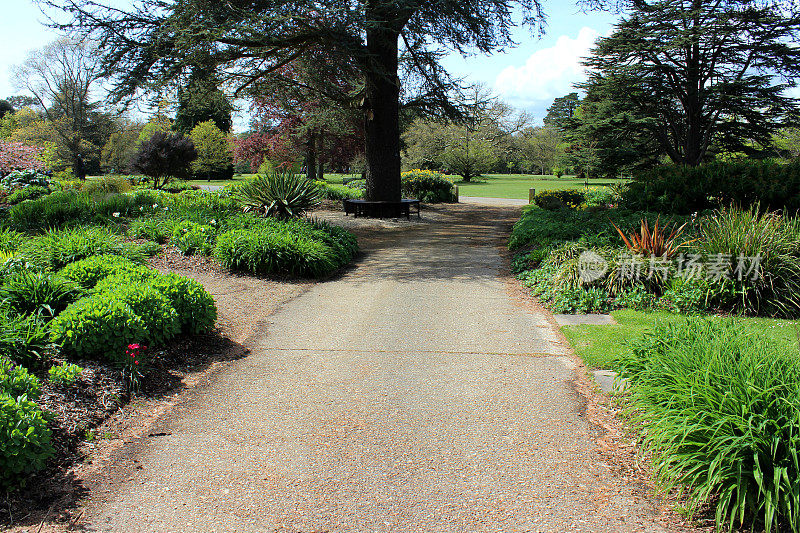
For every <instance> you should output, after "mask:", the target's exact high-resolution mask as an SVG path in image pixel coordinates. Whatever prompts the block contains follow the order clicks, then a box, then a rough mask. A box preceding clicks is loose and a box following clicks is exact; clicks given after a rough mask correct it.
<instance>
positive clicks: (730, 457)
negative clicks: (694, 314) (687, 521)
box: [617, 320, 800, 533]
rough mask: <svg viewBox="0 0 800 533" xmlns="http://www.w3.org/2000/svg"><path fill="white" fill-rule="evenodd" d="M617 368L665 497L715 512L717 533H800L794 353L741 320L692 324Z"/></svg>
mask: <svg viewBox="0 0 800 533" xmlns="http://www.w3.org/2000/svg"><path fill="white" fill-rule="evenodd" d="M621 353H622V354H625V351H622V352H621ZM617 367H618V368H620V370H621V374H622V376H623V377H626V378H628V379H629V380H630V384H631V388H630V392H629V398H628V400H629V402H630V409H629V410H628V414H629V416H630V417H631V422H632V424H633V425H634V426H635V427H640V428H641V429H642V448H641V449H642V452H643V453H644V454H648V455H651V456H652V463H653V466H654V469H655V474H656V476H657V479H658V480H659V481H660V483H661V484H662V485H663V486H664V487H665V488H666V489H671V488H675V487H684V488H685V491H686V492H687V493H688V495H689V497H690V498H691V501H693V502H694V503H695V504H696V505H698V506H700V505H704V504H707V503H708V504H712V505H714V506H716V520H717V525H718V527H725V526H726V525H728V526H730V527H731V529H736V528H737V527H739V526H744V527H748V528H749V527H751V525H752V527H755V524H760V525H758V528H759V530H760V529H761V528H763V529H765V530H766V531H768V532H770V531H776V530H778V531H781V530H789V531H793V532H795V533H797V532H798V531H800V488H799V487H798V484H797V480H798V479H800V461H799V460H798V457H800V357H798V354H797V353H786V351H785V350H784V349H782V348H780V347H779V346H778V345H776V344H773V343H771V342H770V341H769V340H768V339H766V338H764V337H761V336H758V335H754V334H752V333H744V332H743V331H742V328H741V326H740V325H739V324H738V323H737V322H736V321H735V320H730V321H706V320H687V321H686V322H685V323H681V324H673V325H670V324H663V325H660V326H658V327H657V328H656V330H655V331H654V332H653V333H651V334H649V335H647V336H645V337H644V338H643V339H642V340H640V341H639V342H638V343H636V344H635V345H634V346H633V349H632V351H631V353H630V354H628V355H623V356H622V357H621V358H620V359H619V361H618V364H617Z"/></svg>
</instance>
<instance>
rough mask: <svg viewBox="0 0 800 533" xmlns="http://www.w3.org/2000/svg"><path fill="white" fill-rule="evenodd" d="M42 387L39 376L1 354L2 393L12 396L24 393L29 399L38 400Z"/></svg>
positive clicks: (0, 375) (0, 377)
mask: <svg viewBox="0 0 800 533" xmlns="http://www.w3.org/2000/svg"><path fill="white" fill-rule="evenodd" d="M40 389H41V385H40V384H39V378H37V377H36V376H34V375H33V374H31V373H29V372H28V370H27V369H25V367H22V366H20V365H16V364H14V363H13V362H12V361H11V360H9V359H6V358H5V357H2V356H0V394H8V395H9V396H11V397H12V398H17V397H19V396H22V395H23V394H24V395H25V396H27V397H28V398H29V399H31V400H36V398H38V397H39V391H40Z"/></svg>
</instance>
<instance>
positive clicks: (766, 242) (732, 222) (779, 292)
mask: <svg viewBox="0 0 800 533" xmlns="http://www.w3.org/2000/svg"><path fill="white" fill-rule="evenodd" d="M798 228H800V221H798V219H797V218H796V217H788V216H785V215H782V214H779V213H769V212H762V211H761V209H760V207H759V206H758V205H755V206H753V207H750V208H749V209H739V208H736V207H731V208H726V209H721V210H719V211H717V212H715V213H714V214H713V215H712V216H709V217H705V218H704V219H703V221H702V223H701V226H700V235H699V238H698V239H697V244H696V248H697V251H698V252H699V253H700V254H702V255H703V257H705V258H710V259H713V258H715V257H720V258H723V259H724V260H726V261H728V263H729V268H728V274H730V275H731V276H732V277H734V278H736V279H737V286H738V288H739V291H738V292H739V294H740V298H739V299H738V301H736V302H733V303H734V308H733V309H732V310H733V311H738V312H744V313H747V314H754V315H755V314H759V315H773V316H785V317H797V316H800V231H798ZM750 258H758V261H757V263H756V262H753V261H751V260H750ZM742 259H746V260H747V261H746V265H747V268H745V269H744V271H741V270H742V267H741V266H740V261H741V260H742ZM750 266H755V267H756V268H755V269H754V270H753V271H752V272H748V270H750ZM740 277H741V278H742V279H741V280H739V279H738V278H740Z"/></svg>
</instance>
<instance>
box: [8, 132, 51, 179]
mask: <svg viewBox="0 0 800 533" xmlns="http://www.w3.org/2000/svg"><path fill="white" fill-rule="evenodd" d="M44 155H45V154H44V150H43V149H42V148H39V147H37V146H26V145H24V144H22V143H19V142H8V141H3V140H0V175H4V174H8V173H9V172H13V171H15V170H22V169H26V168H29V169H33V170H45V162H44Z"/></svg>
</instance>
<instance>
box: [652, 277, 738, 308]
mask: <svg viewBox="0 0 800 533" xmlns="http://www.w3.org/2000/svg"><path fill="white" fill-rule="evenodd" d="M740 292H741V289H740V288H737V286H736V284H735V283H734V282H733V281H732V280H730V279H726V278H719V279H708V278H706V277H691V278H683V277H674V278H672V279H671V280H670V282H669V285H668V286H667V289H666V290H665V291H664V294H663V295H662V296H661V299H660V300H659V306H660V307H662V308H664V309H666V310H668V311H673V312H676V313H681V314H685V315H693V314H698V313H703V312H713V311H716V310H723V311H730V310H731V309H732V308H734V307H736V304H737V302H738V301H740V300H741V296H740Z"/></svg>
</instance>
